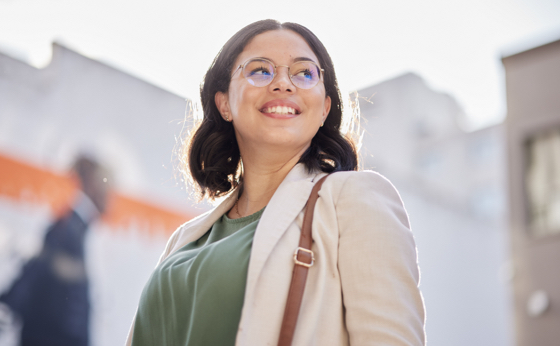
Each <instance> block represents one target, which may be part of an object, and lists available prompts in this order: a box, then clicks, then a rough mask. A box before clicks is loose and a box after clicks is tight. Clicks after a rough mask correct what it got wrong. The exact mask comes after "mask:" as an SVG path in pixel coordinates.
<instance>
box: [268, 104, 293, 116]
mask: <svg viewBox="0 0 560 346" xmlns="http://www.w3.org/2000/svg"><path fill="white" fill-rule="evenodd" d="M264 112H265V113H274V114H296V110H295V109H293V108H292V107H286V106H284V107H283V106H276V107H269V108H266V109H264Z"/></svg>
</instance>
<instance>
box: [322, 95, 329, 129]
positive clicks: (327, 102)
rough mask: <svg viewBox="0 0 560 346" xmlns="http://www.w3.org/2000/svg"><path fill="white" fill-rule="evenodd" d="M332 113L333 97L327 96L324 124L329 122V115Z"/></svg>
mask: <svg viewBox="0 0 560 346" xmlns="http://www.w3.org/2000/svg"><path fill="white" fill-rule="evenodd" d="M330 111H331V97H330V96H327V97H326V98H325V108H324V109H323V123H324V122H325V120H327V116H328V115H329V112H330Z"/></svg>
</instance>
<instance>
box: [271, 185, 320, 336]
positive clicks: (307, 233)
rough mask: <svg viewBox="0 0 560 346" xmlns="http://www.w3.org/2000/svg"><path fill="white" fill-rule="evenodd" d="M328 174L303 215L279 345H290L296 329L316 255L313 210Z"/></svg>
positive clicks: (313, 192) (312, 194)
mask: <svg viewBox="0 0 560 346" xmlns="http://www.w3.org/2000/svg"><path fill="white" fill-rule="evenodd" d="M327 177H328V175H326V176H324V177H323V178H321V179H320V180H319V181H318V182H317V183H316V184H315V186H313V190H312V191H311V195H309V199H308V200H307V204H306V206H305V214H304V215H303V226H302V229H301V236H300V238H299V247H298V248H297V249H296V251H295V253H294V262H295V264H294V271H293V273H292V283H291V284H290V291H289V292H288V300H287V301H286V309H285V310H284V319H283V320H282V327H281V329H280V336H279V338H278V346H290V345H291V344H292V339H293V337H294V332H295V330H296V324H297V319H298V315H299V309H300V307H301V300H302V299H303V291H304V290H305V281H307V270H308V269H309V267H311V266H312V265H313V262H314V261H315V257H314V256H313V251H311V244H312V243H313V239H312V237H311V225H312V223H313V210H314V209H315V203H316V202H317V198H319V190H320V189H321V185H323V182H324V181H325V179H326V178H327Z"/></svg>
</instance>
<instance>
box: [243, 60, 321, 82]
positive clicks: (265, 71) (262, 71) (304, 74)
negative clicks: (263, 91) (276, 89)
mask: <svg viewBox="0 0 560 346" xmlns="http://www.w3.org/2000/svg"><path fill="white" fill-rule="evenodd" d="M278 67H287V68H288V75H289V76H290V80H291V81H292V83H293V84H294V85H295V86H296V87H297V88H299V89H311V88H313V87H314V86H315V85H317V83H319V81H322V80H323V78H322V73H324V72H325V70H323V69H322V68H320V67H319V66H318V65H317V64H316V63H314V62H313V61H298V62H295V63H293V64H292V65H290V66H286V65H274V64H273V63H272V62H271V61H270V60H267V59H263V58H256V59H250V60H247V61H246V62H245V63H244V64H243V65H239V66H238V67H237V69H236V70H235V71H234V72H233V74H235V73H236V72H237V70H239V69H242V74H243V76H244V77H245V78H246V79H247V81H248V82H249V83H250V84H251V85H254V86H256V87H264V86H267V85H269V84H270V83H272V80H273V79H274V77H275V76H276V73H277V72H276V68H278Z"/></svg>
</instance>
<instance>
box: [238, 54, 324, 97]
mask: <svg viewBox="0 0 560 346" xmlns="http://www.w3.org/2000/svg"><path fill="white" fill-rule="evenodd" d="M253 60H262V61H266V62H268V63H270V65H272V68H273V69H274V76H273V77H272V79H271V80H270V82H269V83H268V84H265V85H263V86H256V85H253V84H251V85H253V86H254V87H257V88H264V87H265V86H268V85H270V84H271V83H272V81H273V80H274V78H276V76H277V75H278V73H277V72H276V71H277V67H286V68H287V69H288V77H290V82H292V84H293V86H295V87H296V88H298V89H302V90H309V89H313V88H314V87H316V86H317V85H318V84H319V82H324V80H323V75H324V74H325V69H322V68H321V67H320V66H319V65H317V63H316V62H315V61H313V60H301V61H296V62H294V63H293V64H291V65H290V66H287V65H274V63H273V62H272V61H270V60H269V59H266V58H251V59H248V60H247V61H245V62H244V63H243V64H241V65H239V66H237V68H236V69H235V71H233V73H232V74H231V76H232V77H233V76H234V75H235V74H236V73H237V70H239V69H241V71H242V72H243V70H244V69H245V66H247V65H248V64H249V63H250V62H251V61H253ZM300 62H310V63H312V64H313V65H315V66H317V69H318V70H319V80H318V81H317V84H315V85H314V86H312V87H311V88H308V89H305V88H300V87H298V86H296V84H295V83H294V81H293V80H292V76H293V75H292V74H291V73H290V67H291V66H293V65H295V64H297V63H300ZM242 74H243V78H245V79H248V78H247V77H246V76H245V74H244V73H242Z"/></svg>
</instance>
